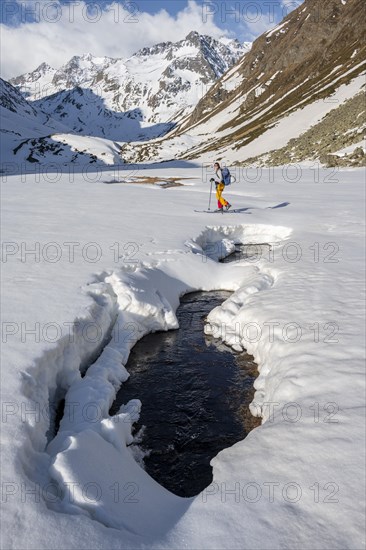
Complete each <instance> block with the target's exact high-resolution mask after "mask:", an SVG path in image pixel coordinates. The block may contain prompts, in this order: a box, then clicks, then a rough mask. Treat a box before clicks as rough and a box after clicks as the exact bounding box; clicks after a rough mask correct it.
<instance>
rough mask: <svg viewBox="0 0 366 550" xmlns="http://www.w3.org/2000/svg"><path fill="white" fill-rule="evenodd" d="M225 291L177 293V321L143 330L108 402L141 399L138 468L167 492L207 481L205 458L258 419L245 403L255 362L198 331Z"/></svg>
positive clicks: (193, 489) (183, 491) (190, 491)
mask: <svg viewBox="0 0 366 550" xmlns="http://www.w3.org/2000/svg"><path fill="white" fill-rule="evenodd" d="M229 295H230V293H229V292H197V293H191V294H188V295H186V296H185V297H184V298H182V300H181V305H180V307H179V308H178V311H177V316H178V319H179V326H180V328H179V329H178V330H175V331H170V332H160V333H155V334H150V335H148V336H145V337H144V338H143V339H142V340H140V342H138V343H137V344H136V346H135V347H134V348H133V349H132V351H131V355H130V358H129V361H128V364H127V365H126V368H127V370H128V371H129V373H130V378H129V380H128V381H127V382H125V383H124V384H123V385H122V387H121V389H120V391H119V392H118V394H117V398H116V400H115V402H114V404H113V406H112V408H111V411H110V412H111V414H116V413H117V412H118V410H119V407H120V406H121V405H122V404H123V403H127V402H128V401H129V400H130V399H134V398H138V399H140V400H141V401H142V411H141V417H140V421H139V423H137V424H136V425H135V433H138V432H140V430H141V428H142V430H141V432H140V434H139V438H138V440H139V443H138V445H139V447H140V448H142V449H143V450H144V451H145V452H146V453H147V454H146V455H145V458H144V464H145V469H146V471H147V472H148V473H149V474H150V475H151V476H152V477H153V478H154V479H156V480H157V481H158V482H159V483H160V484H161V485H163V486H164V487H166V488H167V489H169V490H170V491H172V492H173V493H175V494H177V495H180V496H184V497H189V496H193V495H196V494H198V493H199V492H200V491H201V490H203V489H204V488H205V487H207V486H208V485H209V484H210V483H211V482H212V469H211V467H210V460H211V459H212V458H213V457H214V456H215V455H216V454H217V453H218V452H219V451H221V450H222V449H225V448H227V447H229V446H231V445H233V444H234V443H236V442H238V441H240V440H242V439H244V437H245V436H246V435H247V433H248V432H249V431H250V429H252V428H253V427H255V426H258V425H259V421H258V419H255V418H253V417H252V416H251V414H250V412H249V410H248V405H249V403H250V402H251V400H252V398H253V394H254V389H253V382H254V380H255V378H256V376H257V367H256V364H255V363H254V361H253V358H252V357H251V356H249V355H246V354H243V353H240V354H239V353H235V352H233V351H232V350H231V349H230V348H228V347H226V346H225V345H223V344H222V343H221V342H220V341H218V340H213V339H212V338H210V337H207V336H205V334H204V332H203V326H204V319H205V317H206V316H207V314H208V313H209V312H210V311H211V310H212V309H213V308H214V307H216V306H218V305H220V304H221V303H222V302H223V301H224V300H226V299H227V298H228V297H229Z"/></svg>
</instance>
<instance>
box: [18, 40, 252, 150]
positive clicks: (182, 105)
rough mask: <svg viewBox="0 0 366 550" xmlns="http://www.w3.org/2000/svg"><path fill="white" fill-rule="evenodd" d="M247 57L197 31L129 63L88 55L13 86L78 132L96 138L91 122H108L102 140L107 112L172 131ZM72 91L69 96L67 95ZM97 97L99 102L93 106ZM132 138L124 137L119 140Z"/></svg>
mask: <svg viewBox="0 0 366 550" xmlns="http://www.w3.org/2000/svg"><path fill="white" fill-rule="evenodd" d="M246 52H247V48H245V47H244V46H242V45H241V44H240V42H239V41H237V40H232V39H225V40H223V39H220V40H218V39H215V38H212V37H210V36H207V35H201V34H200V33H198V32H197V31H192V32H190V33H189V34H188V35H187V36H186V37H185V38H183V39H182V40H179V41H177V42H161V43H159V44H155V45H154V46H151V47H145V48H142V49H141V50H139V51H138V52H136V53H135V54H134V55H132V56H131V57H130V58H129V59H118V58H117V59H112V58H110V57H95V56H93V55H92V54H91V53H84V54H83V55H75V56H73V57H72V58H71V59H70V60H69V61H68V62H67V63H65V64H64V65H63V66H62V67H60V68H59V69H58V70H55V69H52V68H48V66H47V65H46V64H44V65H42V69H41V68H38V69H37V70H36V71H33V73H28V74H27V75H23V76H21V77H18V78H17V79H13V80H12V81H11V83H12V84H13V85H14V86H16V87H17V88H18V89H20V90H21V91H22V92H23V90H24V89H27V98H28V99H30V100H38V104H37V106H38V107H39V108H41V109H42V110H43V111H45V112H47V113H48V114H49V115H51V116H52V117H56V118H58V120H60V121H62V122H63V123H64V124H65V123H66V124H70V125H71V126H70V128H71V129H72V131H74V132H78V133H87V134H88V133H90V132H91V128H90V123H91V122H92V124H93V127H94V126H95V124H96V123H97V121H96V120H93V121H91V119H90V117H91V116H94V117H97V118H98V117H99V118H100V117H102V118H103V121H102V122H100V123H97V124H96V125H97V126H98V128H99V130H98V135H99V134H100V132H101V125H103V124H104V123H105V117H106V116H107V115H106V113H107V111H108V112H109V113H110V117H111V118H110V120H112V119H113V120H114V118H115V116H114V115H118V116H117V118H116V121H117V120H118V121H119V120H120V116H121V115H123V114H125V115H126V116H127V117H128V118H129V119H131V117H134V118H135V114H134V113H136V112H137V110H138V113H139V119H140V120H141V122H143V123H144V124H147V125H149V124H150V125H151V124H154V125H159V124H165V128H166V127H170V126H171V124H172V122H176V121H177V120H179V119H180V118H182V116H185V115H187V114H188V113H189V112H191V111H192V109H193V108H194V107H195V105H196V104H197V102H198V101H199V100H200V99H201V98H202V97H203V96H204V94H205V93H206V91H207V90H208V89H209V88H210V87H211V86H212V85H213V84H214V83H215V82H216V81H217V79H218V78H220V77H221V76H222V75H223V74H224V73H225V72H226V71H227V70H228V69H229V68H231V67H232V65H234V64H235V63H236V62H237V61H238V59H240V58H241V57H242V56H243V55H244V54H245V53H246ZM77 89H79V91H77ZM80 89H84V90H85V89H88V90H90V92H91V94H86V97H84V98H82V100H80V95H81V94H80ZM32 90H33V92H34V93H32ZM66 90H67V91H69V93H68V94H64V93H63V92H64V91H66ZM58 94H60V95H58ZM73 96H74V97H73ZM91 97H93V98H95V101H93V102H91V100H90V98H91ZM97 98H98V99H97ZM99 100H100V101H99ZM91 103H93V105H91ZM97 105H98V109H96V106H97ZM99 107H100V109H101V110H100V109H99ZM76 109H77V110H76ZM92 113H93V115H92ZM166 123H168V126H166ZM116 124H117V122H116ZM119 124H120V122H118V124H117V125H119ZM116 128H117V126H116ZM157 128H158V126H157ZM112 130H113V135H114V136H116V129H112V128H109V127H108V128H105V131H106V135H107V134H109V132H110V131H112ZM119 133H121V131H120V130H119ZM140 133H141V131H140V129H138V135H140ZM117 134H118V132H117ZM103 135H104V134H103ZM117 137H118V136H117ZM117 137H115V139H117ZM131 137H132V136H130V135H128V136H127V135H124V132H123V131H122V135H121V136H120V138H119V139H120V140H122V141H123V140H124V139H130V138H131ZM133 137H134V138H136V137H137V136H136V135H135V134H134V135H133Z"/></svg>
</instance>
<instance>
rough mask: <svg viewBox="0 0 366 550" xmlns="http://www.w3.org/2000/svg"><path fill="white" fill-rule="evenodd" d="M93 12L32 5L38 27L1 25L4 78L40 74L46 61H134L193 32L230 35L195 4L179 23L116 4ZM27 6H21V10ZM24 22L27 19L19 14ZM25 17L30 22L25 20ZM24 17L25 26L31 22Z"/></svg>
mask: <svg viewBox="0 0 366 550" xmlns="http://www.w3.org/2000/svg"><path fill="white" fill-rule="evenodd" d="M95 5H96V6H97V9H95V10H94V12H92V11H89V10H88V8H87V5H86V4H85V2H84V1H80V0H79V1H74V2H72V3H69V4H67V5H64V4H60V2H59V0H57V1H52V2H46V3H43V4H42V2H31V3H30V4H28V9H29V7H30V6H33V9H35V10H38V11H37V12H35V16H36V17H35V18H36V20H37V21H38V22H36V23H28V22H24V23H22V24H21V25H20V26H18V27H8V26H6V25H3V24H2V25H0V32H1V37H2V40H1V59H2V67H1V73H2V74H1V76H2V77H3V78H5V79H9V78H11V77H14V76H18V75H20V74H23V73H25V72H28V71H31V70H33V69H35V68H36V67H37V66H38V65H40V64H41V63H42V62H43V61H45V62H47V63H49V65H51V66H52V67H54V68H56V69H57V68H59V67H60V66H61V65H62V64H64V63H65V62H67V61H68V60H69V59H70V58H71V57H72V56H73V55H81V54H83V53H89V52H90V53H92V54H93V55H95V56H110V57H129V56H131V55H132V54H133V53H134V52H136V51H137V50H139V49H140V48H142V47H145V46H152V45H153V44H156V43H158V42H167V41H172V42H175V41H177V40H180V39H182V38H184V37H185V36H186V35H187V34H188V33H189V32H190V31H192V30H196V31H198V32H201V33H202V34H208V35H210V36H214V37H219V36H222V35H228V34H229V33H228V31H225V30H223V29H222V28H219V27H218V26H217V25H216V24H215V23H214V21H213V17H208V18H206V20H205V22H204V21H203V17H202V6H199V4H197V3H196V1H195V0H189V1H188V5H187V6H186V7H185V8H184V9H182V10H181V11H180V12H179V13H178V14H177V15H176V16H175V17H172V16H171V15H169V14H168V12H167V11H165V10H164V9H162V10H161V11H160V12H159V13H156V14H153V15H152V14H149V13H146V12H143V13H135V10H134V9H133V6H136V5H138V3H133V2H131V3H130V6H131V10H130V12H129V11H128V10H127V9H126V6H127V5H128V3H125V4H124V5H122V4H120V3H118V2H113V3H111V4H110V5H109V6H108V7H106V8H105V9H103V11H102V10H101V8H98V4H97V3H96V4H95ZM25 6H27V3H26V2H24V1H22V2H20V3H19V10H21V9H25V8H24V7H25ZM18 15H20V16H22V15H23V16H24V14H21V13H20V14H18ZM24 17H25V16H24ZM24 17H23V21H25V18H24Z"/></svg>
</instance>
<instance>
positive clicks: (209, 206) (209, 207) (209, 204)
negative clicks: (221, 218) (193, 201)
mask: <svg viewBox="0 0 366 550" xmlns="http://www.w3.org/2000/svg"><path fill="white" fill-rule="evenodd" d="M213 181H215V180H213V179H212V178H211V179H210V182H211V189H210V202H209V203H208V209H209V210H211V195H212V182H213Z"/></svg>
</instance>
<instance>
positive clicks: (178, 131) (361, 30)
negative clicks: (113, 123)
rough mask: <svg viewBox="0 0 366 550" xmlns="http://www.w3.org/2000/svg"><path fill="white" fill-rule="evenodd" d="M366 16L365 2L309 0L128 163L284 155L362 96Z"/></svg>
mask: <svg viewBox="0 0 366 550" xmlns="http://www.w3.org/2000/svg"><path fill="white" fill-rule="evenodd" d="M365 15H366V13H365V3H364V2H363V0H328V1H327V2H319V1H318V0H305V2H304V3H303V4H302V5H301V6H300V7H299V8H298V9H297V10H295V11H293V12H292V13H290V14H289V15H288V16H287V17H286V18H285V19H284V20H283V21H282V22H281V24H279V25H278V26H277V27H276V28H274V29H272V30H271V31H269V32H266V33H265V34H263V35H262V36H260V37H259V38H258V39H257V40H256V41H255V42H254V44H253V47H252V49H251V51H250V52H249V53H248V54H247V55H246V56H245V57H244V58H242V59H241V60H239V62H238V63H237V64H236V65H235V66H234V67H233V68H232V69H231V70H230V71H228V72H227V73H226V74H225V75H224V76H223V77H222V78H221V79H220V80H219V81H218V82H217V83H216V84H215V85H214V86H213V87H212V88H211V89H210V90H209V91H208V93H207V94H206V95H205V97H204V98H202V99H201V101H199V102H198V104H197V106H196V108H195V109H194V110H193V112H192V113H191V114H189V115H188V116H187V117H186V118H185V119H184V120H183V121H182V122H181V123H180V124H179V125H178V126H177V127H176V128H175V129H174V130H173V131H172V132H170V134H168V135H167V136H165V137H164V138H163V139H160V140H155V141H154V142H150V143H146V144H140V145H138V144H136V146H135V145H133V144H131V145H130V146H125V147H124V148H123V152H122V154H123V155H124V158H126V160H131V159H135V160H146V159H161V160H162V159H164V160H167V159H168V158H169V155H171V154H172V152H173V153H174V156H176V157H180V158H186V159H195V158H201V159H205V158H207V157H210V158H211V157H212V155H214V156H215V157H216V158H225V159H228V160H229V161H231V162H246V161H248V160H249V159H250V161H253V159H256V158H257V156H258V155H262V154H264V153H268V152H269V151H271V150H276V149H278V148H281V147H285V146H286V145H287V143H288V142H289V140H290V139H297V138H298V137H299V135H300V134H302V133H303V132H306V131H307V130H309V128H310V127H311V126H313V125H315V124H318V123H319V122H320V121H321V120H322V118H323V117H324V116H326V115H327V114H328V113H329V112H330V111H331V110H334V109H337V107H340V106H341V105H342V104H343V102H344V101H346V100H348V99H351V98H352V97H353V96H355V95H356V94H357V93H360V90H362V87H363V85H364V83H365V78H364V76H362V75H364V72H365V57H366V55H365V53H366V46H365V41H364V37H365V27H364V20H365V17H364V16H365ZM351 83H353V84H351ZM358 114H359V115H360V116H359V117H357V118H356V120H355V125H356V126H357V128H358V129H362V126H363V124H364V116H363V114H362V113H361V112H360V113H358ZM335 118H336V117H335ZM350 124H351V126H352V124H353V123H351V122H350ZM349 129H350V128H349ZM342 131H344V128H343V129H342ZM312 153H313V151H311V152H310V156H314V155H312ZM314 154H315V156H317V155H318V154H319V152H318V149H317V145H316V144H315V145H314ZM293 158H296V156H294V157H293Z"/></svg>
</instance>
